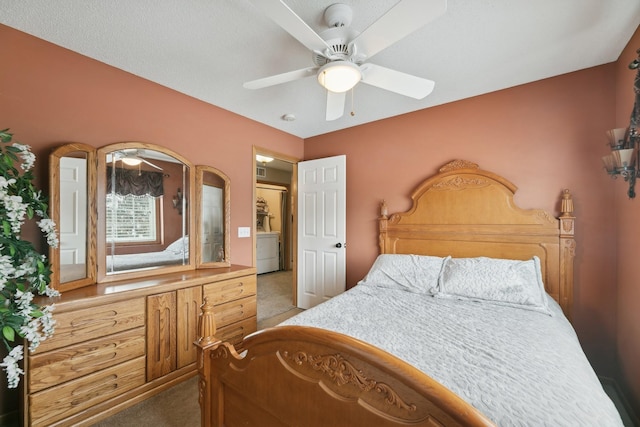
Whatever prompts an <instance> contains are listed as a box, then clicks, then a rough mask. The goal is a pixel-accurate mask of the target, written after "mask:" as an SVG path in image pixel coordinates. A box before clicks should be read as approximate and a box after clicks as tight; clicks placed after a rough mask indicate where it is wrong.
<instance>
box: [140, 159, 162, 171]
mask: <svg viewBox="0 0 640 427" xmlns="http://www.w3.org/2000/svg"><path fill="white" fill-rule="evenodd" d="M136 159H138V160H142V161H143V162H145V163H146V164H148V165H149V166H151V167H154V168H156V169H160V170H162V168H161V167H160V166H156V165H154V164H153V163H151V162H150V161H148V160H145V159H143V158H142V157H137V156H136Z"/></svg>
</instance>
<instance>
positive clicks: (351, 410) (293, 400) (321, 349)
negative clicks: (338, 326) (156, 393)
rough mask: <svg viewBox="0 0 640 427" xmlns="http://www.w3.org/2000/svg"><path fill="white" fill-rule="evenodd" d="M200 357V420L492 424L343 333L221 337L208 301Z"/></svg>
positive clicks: (283, 330)
mask: <svg viewBox="0 0 640 427" xmlns="http://www.w3.org/2000/svg"><path fill="white" fill-rule="evenodd" d="M199 328H200V331H199V334H200V337H201V338H200V340H199V342H198V343H197V344H196V345H197V347H198V363H199V373H200V382H199V390H200V396H199V399H200V407H201V413H202V425H203V426H310V427H311V426H381V427H383V426H399V425H415V426H492V425H494V424H493V423H492V422H491V421H490V420H488V419H487V418H486V417H485V416H484V415H482V414H481V413H480V412H478V411H477V410H476V409H475V408H473V407H472V406H471V405H469V404H468V403H466V402H465V401H463V400H462V399H461V398H459V397H458V396H457V395H455V394H454V393H452V392H451V391H449V390H448V389H447V388H445V387H444V386H442V385H441V384H439V383H438V382H436V381H435V380H433V379H432V378H430V377H428V376H427V375H425V374H423V373H422V372H420V371H418V370H417V369H415V368H414V367H412V366H411V365H409V364H407V363H405V362H403V361H402V360H400V359H398V358H396V357H394V356H392V355H390V354H388V353H386V352H384V351H382V350H380V349H378V348H376V347H373V346H371V345H369V344H366V343H364V342H362V341H359V340H355V339H353V338H350V337H347V336H345V335H342V334H338V333H334V332H330V331H326V330H321V329H317V328H308V327H300V326H283V327H278V328H272V329H267V330H264V331H261V332H259V333H257V334H255V335H253V336H251V337H249V338H247V339H246V340H245V341H244V343H243V346H244V351H243V353H242V355H239V354H238V353H237V352H236V350H235V348H234V347H233V346H232V345H230V344H228V343H222V342H220V341H216V340H215V337H214V334H215V323H214V316H213V306H211V305H209V304H208V303H207V302H205V304H204V305H203V313H202V315H201V319H200V326H199Z"/></svg>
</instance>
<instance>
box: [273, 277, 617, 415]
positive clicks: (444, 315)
mask: <svg viewBox="0 0 640 427" xmlns="http://www.w3.org/2000/svg"><path fill="white" fill-rule="evenodd" d="M548 298H549V300H550V302H549V305H550V306H551V310H552V311H553V316H549V315H546V314H542V313H538V312H535V311H530V310H522V309H517V308H512V307H505V306H499V305H494V304H490V303H478V302H472V301H459V300H449V299H440V298H434V297H432V296H430V295H425V294H417V293H413V292H407V291H402V290H395V289H383V288H376V287H370V286H365V285H358V286H356V287H354V288H353V289H351V290H349V291H347V292H345V293H343V294H341V295H339V296H337V297H334V298H333V299H331V300H330V301H328V302H326V303H324V304H321V305H320V306H317V307H315V308H312V309H310V310H307V311H305V312H303V313H301V314H299V315H298V316H296V317H293V318H291V319H289V320H287V321H286V322H284V323H283V325H284V324H287V325H306V326H316V327H321V328H324V329H329V330H333V331H336V332H340V333H343V334H346V335H350V336H353V337H355V338H358V339H361V340H363V341H366V342H369V343H371V344H374V345H376V346H377V347H380V348H382V349H384V350H386V351H388V352H389V353H392V354H394V355H395V356H397V357H399V358H401V359H403V360H405V361H407V362H409V363H410V364H412V365H414V366H416V367H417V368H419V369H420V370H422V371H423V372H425V373H427V374H428V375H429V376H431V377H432V378H434V379H436V380H437V381H439V382H440V383H442V384H444V385H445V386H446V387H448V388H449V389H451V390H452V391H454V392H455V393H457V394H458V395H459V396H461V397H462V398H463V399H465V400H466V401H468V402H469V403H471V404H472V405H473V406H475V407H476V408H477V409H479V410H480V411H482V412H483V413H484V414H485V415H486V416H488V417H489V418H491V419H492V420H493V421H494V422H495V423H496V424H498V425H500V426H580V427H583V426H622V421H621V420H620V416H619V414H618V412H617V410H616V408H615V406H614V405H613V403H612V402H611V400H610V399H609V397H608V396H607V395H606V394H605V392H604V391H603V389H602V386H601V385H600V382H599V381H598V378H597V377H596V375H595V373H594V371H593V369H592V368H591V365H590V364H589V362H588V361H587V358H586V356H585V354H584V352H583V350H582V348H581V346H580V344H579V342H578V339H577V337H576V334H575V332H574V330H573V328H572V327H571V325H570V324H569V322H568V320H567V319H566V318H565V317H564V315H563V314H562V311H561V309H560V307H559V306H558V305H557V304H556V303H555V301H553V300H552V299H551V298H550V297H548ZM385 325H386V326H385Z"/></svg>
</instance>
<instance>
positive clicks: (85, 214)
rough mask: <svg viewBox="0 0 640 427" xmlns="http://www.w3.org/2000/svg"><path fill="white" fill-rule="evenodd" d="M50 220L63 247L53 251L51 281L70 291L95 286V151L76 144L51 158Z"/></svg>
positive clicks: (60, 148)
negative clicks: (90, 285) (56, 229)
mask: <svg viewBox="0 0 640 427" xmlns="http://www.w3.org/2000/svg"><path fill="white" fill-rule="evenodd" d="M49 170H50V177H49V194H50V196H49V207H50V216H51V218H52V219H53V220H54V221H55V223H56V224H57V227H58V232H59V239H60V244H59V247H58V248H51V249H50V251H49V259H50V262H51V265H52V266H53V268H52V275H51V280H52V283H53V285H54V287H55V288H56V289H58V290H60V291H63V292H64V291H67V290H71V289H75V288H80V287H82V286H86V285H88V284H91V283H95V279H96V276H95V271H96V268H95V259H96V258H95V254H96V234H95V230H96V227H95V197H94V196H95V192H96V188H95V171H96V167H95V149H94V148H93V147H91V146H88V145H85V144H81V143H73V144H67V145H63V146H61V147H59V148H57V149H55V150H54V151H53V152H52V153H51V155H50V156H49Z"/></svg>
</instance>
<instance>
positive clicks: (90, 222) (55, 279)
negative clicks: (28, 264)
mask: <svg viewBox="0 0 640 427" xmlns="http://www.w3.org/2000/svg"><path fill="white" fill-rule="evenodd" d="M70 153H85V154H86V159H87V230H86V238H87V241H86V246H87V247H86V254H87V255H86V264H85V265H86V277H84V278H82V279H76V280H71V281H69V282H65V283H61V282H60V245H58V247H56V248H54V247H49V262H50V263H51V284H52V287H53V288H54V289H57V290H58V291H60V292H65V291H70V290H72V289H77V288H81V287H84V286H87V285H92V284H94V283H96V242H97V240H96V226H95V225H96V212H97V211H96V203H95V201H96V197H95V195H96V158H95V153H96V149H95V148H94V147H92V146H90V145H87V144H83V143H80V142H73V143H68V144H65V145H62V146H60V147H57V148H56V149H54V150H53V151H52V152H51V154H50V155H49V217H50V218H51V219H52V220H53V221H54V222H55V224H56V225H57V226H58V227H59V226H60V219H61V217H60V159H61V158H63V157H66V156H67V155H68V154H70ZM58 233H60V229H58ZM58 237H59V236H58Z"/></svg>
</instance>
